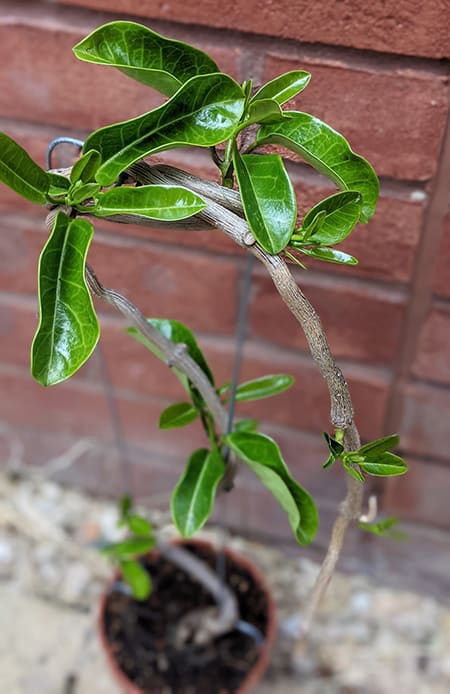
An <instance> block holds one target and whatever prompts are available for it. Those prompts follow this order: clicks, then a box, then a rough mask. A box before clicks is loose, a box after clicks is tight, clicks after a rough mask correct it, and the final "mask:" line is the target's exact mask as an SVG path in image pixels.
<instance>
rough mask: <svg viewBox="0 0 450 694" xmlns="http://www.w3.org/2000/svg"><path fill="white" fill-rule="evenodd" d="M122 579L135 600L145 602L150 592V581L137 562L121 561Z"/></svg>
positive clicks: (147, 574)
mask: <svg viewBox="0 0 450 694" xmlns="http://www.w3.org/2000/svg"><path fill="white" fill-rule="evenodd" d="M120 570H121V572H122V578H123V580H124V581H125V583H127V584H128V585H129V586H130V588H131V592H132V593H133V597H135V598H136V600H146V599H147V598H148V596H149V595H150V593H151V592H152V579H151V578H150V576H149V573H148V571H146V570H145V569H144V567H143V566H142V565H141V564H140V563H139V562H138V561H121V562H120Z"/></svg>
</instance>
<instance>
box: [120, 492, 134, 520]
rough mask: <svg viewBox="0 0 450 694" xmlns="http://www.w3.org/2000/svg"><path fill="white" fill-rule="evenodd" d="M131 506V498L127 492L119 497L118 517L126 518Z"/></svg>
mask: <svg viewBox="0 0 450 694" xmlns="http://www.w3.org/2000/svg"><path fill="white" fill-rule="evenodd" d="M132 507H133V500H132V498H131V496H130V495H129V494H124V495H123V496H121V497H120V499H119V517H120V519H121V520H123V519H124V518H126V517H127V516H128V515H129V513H130V511H131V509H132Z"/></svg>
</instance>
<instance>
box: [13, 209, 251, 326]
mask: <svg viewBox="0 0 450 694" xmlns="http://www.w3.org/2000/svg"><path fill="white" fill-rule="evenodd" d="M41 224H42V226H40V223H39V222H38V221H36V220H33V219H23V220H21V219H17V218H8V217H5V218H4V220H3V228H4V231H5V233H3V234H1V235H0V249H1V251H2V252H1V254H0V290H6V291H11V292H17V293H20V294H24V293H25V294H29V295H31V296H34V295H35V294H36V272H37V269H36V268H37V261H38V257H39V253H40V252H41V249H42V247H43V245H44V243H45V240H46V238H47V232H46V231H45V229H44V224H43V222H42V223H41ZM89 259H90V260H89V262H90V263H91V264H92V266H93V267H94V268H95V270H96V272H97V274H98V277H99V279H100V281H102V282H103V283H104V284H105V285H106V286H112V287H114V288H115V289H117V290H118V291H121V292H123V293H124V294H125V295H127V296H128V297H129V298H130V299H131V300H132V301H133V302H134V303H136V304H137V305H138V306H139V307H140V308H141V310H142V311H143V312H144V313H146V314H147V315H152V316H154V317H163V318H177V319H178V320H181V321H183V322H186V323H187V324H188V325H189V326H190V327H192V328H193V329H196V330H206V331H208V332H218V333H225V334H227V333H228V334H229V333H233V332H234V326H235V310H236V307H235V304H236V288H237V283H238V276H239V275H238V270H239V268H238V265H237V263H236V261H235V260H234V259H227V258H223V259H222V258H214V257H211V256H208V255H205V254H201V253H195V252H192V251H190V250H186V251H185V252H184V253H183V254H180V253H179V252H177V251H176V250H175V249H173V248H168V249H165V248H164V247H161V246H159V244H155V245H152V244H151V243H142V242H139V241H132V240H130V239H129V238H124V237H122V238H116V237H114V238H113V237H110V236H108V237H105V236H104V235H102V234H101V233H99V234H97V235H96V236H95V239H94V242H93V244H92V246H91V249H90V252H89ZM186 295H188V296H189V301H186ZM98 308H99V309H100V310H103V311H105V310H107V311H110V312H115V311H114V309H112V307H109V306H108V305H107V304H105V303H104V302H99V303H98Z"/></svg>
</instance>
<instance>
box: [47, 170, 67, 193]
mask: <svg viewBox="0 0 450 694" xmlns="http://www.w3.org/2000/svg"><path fill="white" fill-rule="evenodd" d="M47 176H48V180H49V188H48V192H47V196H48V197H58V196H60V195H64V196H65V195H66V193H67V191H68V190H69V186H70V181H69V179H68V178H66V177H65V176H60V175H59V174H56V173H53V172H52V171H47Z"/></svg>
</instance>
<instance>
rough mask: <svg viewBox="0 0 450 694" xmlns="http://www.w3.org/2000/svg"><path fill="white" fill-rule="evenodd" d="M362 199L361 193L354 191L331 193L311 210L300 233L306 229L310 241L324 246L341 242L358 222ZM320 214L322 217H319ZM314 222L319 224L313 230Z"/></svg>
mask: <svg viewBox="0 0 450 694" xmlns="http://www.w3.org/2000/svg"><path fill="white" fill-rule="evenodd" d="M361 201H362V198H361V195H360V194H359V193H356V192H354V191H348V192H344V193H336V194H335V195H330V197H328V198H326V199H325V200H322V201H321V202H319V203H318V204H317V205H314V207H313V208H312V209H311V210H309V212H308V213H307V214H306V216H305V218H304V220H303V224H302V228H301V229H300V234H301V233H302V230H303V229H305V231H306V233H307V239H308V243H317V244H319V245H324V246H332V245H333V244H335V243H340V242H341V241H343V240H344V239H345V238H347V236H348V235H349V234H350V232H351V231H352V230H353V229H354V227H355V225H356V224H357V223H358V221H359V217H360V213H361ZM323 213H325V215H323ZM319 215H322V217H321V218H319ZM319 219H320V222H319ZM313 224H316V225H317V226H316V228H315V229H312V230H311V228H310V227H311V226H312V225H313ZM303 240H304V239H303Z"/></svg>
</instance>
